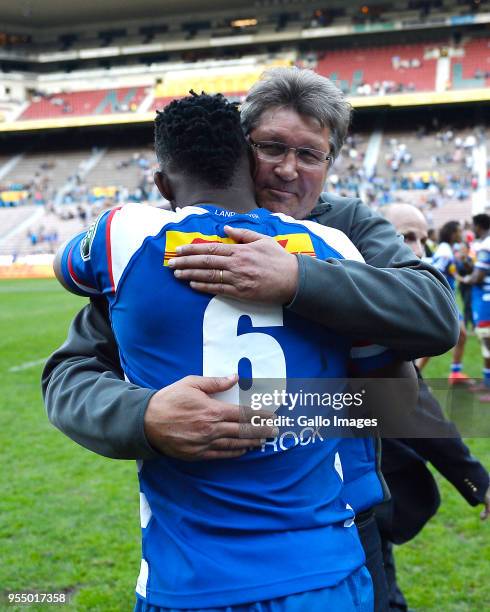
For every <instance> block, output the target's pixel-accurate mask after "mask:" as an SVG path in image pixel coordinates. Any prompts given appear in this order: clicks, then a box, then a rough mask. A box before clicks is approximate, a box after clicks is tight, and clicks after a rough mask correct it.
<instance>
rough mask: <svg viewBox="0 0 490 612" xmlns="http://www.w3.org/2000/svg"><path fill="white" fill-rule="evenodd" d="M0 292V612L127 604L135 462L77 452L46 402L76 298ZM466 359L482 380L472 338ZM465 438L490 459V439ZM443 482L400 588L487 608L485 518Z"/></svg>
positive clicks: (422, 598) (466, 608)
mask: <svg viewBox="0 0 490 612" xmlns="http://www.w3.org/2000/svg"><path fill="white" fill-rule="evenodd" d="M0 299H1V303H2V308H1V311H0V372H1V380H2V393H1V400H0V401H1V409H0V447H1V449H2V456H3V461H4V468H3V470H2V477H1V478H2V481H1V493H2V495H1V497H0V551H1V553H0V555H1V557H0V558H1V562H0V610H2V611H3V610H9V611H13V610H18V609H19V610H20V609H26V606H19V605H11V604H9V603H8V601H7V594H8V593H11V592H27V591H29V592H37V593H45V592H63V593H66V594H68V596H69V598H70V603H69V604H67V605H65V606H64V607H63V608H62V609H64V610H76V611H85V610H86V611H91V612H98V611H100V612H122V611H125V610H131V609H132V606H133V601H134V585H135V582H136V577H137V574H138V571H139V563H140V542H139V537H140V529H139V505H138V504H139V501H138V499H139V498H138V486H137V477H136V468H135V465H134V463H133V462H118V461H113V460H109V459H104V458H102V457H98V456H96V455H94V454H92V453H90V452H89V451H86V450H84V449H82V448H80V447H78V446H77V445H76V444H75V443H73V442H71V440H69V439H67V438H65V437H64V436H63V435H62V434H61V433H59V432H58V431H57V430H56V429H54V428H53V427H52V426H51V425H50V423H49V422H48V420H47V417H46V415H45V412H44V407H43V404H42V400H41V393H40V383H39V381H40V374H41V369H42V365H41V363H42V360H44V359H45V358H46V357H47V356H48V355H49V353H50V351H52V350H53V349H54V348H56V347H57V346H59V345H60V344H61V342H62V341H63V339H64V338H65V336H66V331H67V328H68V324H69V322H70V320H71V318H72V317H73V315H74V313H75V312H76V311H77V310H78V309H79V308H80V307H81V306H82V304H83V299H81V298H77V297H75V296H72V295H69V294H68V293H66V292H64V291H62V290H61V289H60V288H58V286H57V283H56V282H55V281H50V280H31V281H2V282H0ZM448 363H449V357H448V356H444V357H440V358H438V359H433V360H432V361H431V362H430V364H429V366H428V369H427V376H428V377H434V378H435V377H444V376H446V375H447V369H448ZM465 365H466V370H467V371H468V373H470V374H472V375H475V376H478V375H479V372H480V368H481V365H480V353H479V348H478V346H477V342H476V340H475V338H474V337H471V338H470V339H469V344H468V349H467V352H466V357H465ZM488 410H489V416H490V406H488ZM468 443H469V445H470V446H471V448H472V450H473V452H474V454H475V455H477V456H478V457H479V458H480V459H481V461H482V462H484V463H485V464H486V465H487V466H488V465H490V441H489V440H488V439H483V438H480V439H474V440H470V441H469V442H468ZM438 480H439V482H440V485H441V494H442V499H443V502H442V507H441V510H440V512H439V514H438V516H437V517H436V518H435V519H434V520H433V521H431V523H430V524H429V525H428V526H427V527H426V528H425V529H424V531H423V532H422V534H420V535H419V536H418V537H417V538H416V539H415V540H414V541H413V542H411V543H409V544H407V545H404V546H403V547H400V548H399V549H397V551H396V555H397V561H398V567H399V574H400V583H401V585H402V586H403V588H404V590H405V593H406V595H407V597H408V599H409V603H410V605H411V606H412V607H413V608H415V609H416V610H419V611H427V612H429V611H433V612H442V611H444V612H477V611H480V610H482V611H483V610H487V609H488V606H489V602H490V580H489V578H488V573H489V568H490V524H481V523H480V521H479V518H478V514H479V509H476V508H471V507H470V506H468V505H467V504H466V502H465V501H464V500H463V499H462V498H461V497H460V496H459V495H458V494H457V493H456V492H455V491H454V489H452V488H451V486H450V485H448V483H447V482H445V481H443V480H442V479H441V478H438ZM46 607H47V605H46V604H44V605H36V604H33V605H29V606H27V609H29V610H43V609H46ZM305 612H309V611H305ZM333 612H335V611H333Z"/></svg>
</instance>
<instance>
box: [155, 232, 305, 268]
mask: <svg viewBox="0 0 490 612" xmlns="http://www.w3.org/2000/svg"><path fill="white" fill-rule="evenodd" d="M273 238H274V240H276V241H277V242H278V243H279V244H280V245H281V246H282V247H283V248H284V249H286V251H287V252H288V253H292V254H293V255H300V254H301V255H310V256H311V257H315V250H314V249H313V243H312V242H311V236H310V235H309V234H307V233H301V234H281V235H278V236H273ZM206 242H212V243H215V242H221V243H223V244H236V243H235V241H234V240H232V239H231V238H229V237H228V236H225V237H223V236H217V235H206V234H201V232H179V231H174V230H170V231H168V232H166V244H165V254H164V256H163V265H164V266H167V265H168V261H169V259H172V258H173V257H176V256H177V247H179V246H183V245H185V244H202V243H206Z"/></svg>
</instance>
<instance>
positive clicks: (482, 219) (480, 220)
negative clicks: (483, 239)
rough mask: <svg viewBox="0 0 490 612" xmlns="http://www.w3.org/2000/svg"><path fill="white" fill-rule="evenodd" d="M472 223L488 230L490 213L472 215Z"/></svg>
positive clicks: (489, 227)
mask: <svg viewBox="0 0 490 612" xmlns="http://www.w3.org/2000/svg"><path fill="white" fill-rule="evenodd" d="M473 224H474V225H478V227H481V228H482V230H485V231H488V230H489V229H490V215H487V214H486V213H480V214H479V215H475V216H474V217H473Z"/></svg>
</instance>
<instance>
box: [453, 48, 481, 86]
mask: <svg viewBox="0 0 490 612" xmlns="http://www.w3.org/2000/svg"><path fill="white" fill-rule="evenodd" d="M463 52H464V55H463V56H461V57H455V58H453V61H452V87H453V88H454V89H463V88H466V87H488V86H490V40H489V39H488V38H475V39H473V40H468V41H466V42H465V44H464V46H463Z"/></svg>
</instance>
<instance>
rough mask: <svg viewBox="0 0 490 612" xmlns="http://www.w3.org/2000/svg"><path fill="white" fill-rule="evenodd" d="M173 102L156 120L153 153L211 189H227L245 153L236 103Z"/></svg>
mask: <svg viewBox="0 0 490 612" xmlns="http://www.w3.org/2000/svg"><path fill="white" fill-rule="evenodd" d="M189 93H190V96H187V97H185V98H182V99H180V100H173V101H172V102H170V104H168V105H167V106H166V107H165V108H164V109H163V111H157V117H156V119H155V151H156V155H157V158H158V161H159V163H160V166H161V167H162V169H165V166H167V165H168V166H169V169H174V170H178V171H181V172H183V173H184V174H186V175H188V176H189V177H192V178H195V179H197V180H201V181H202V182H203V183H205V184H207V185H209V186H210V187H213V188H218V189H224V188H226V187H229V186H230V185H231V183H232V180H233V175H234V173H235V171H236V169H237V167H238V162H239V161H240V159H241V158H242V156H243V155H244V154H245V152H246V150H247V146H248V145H247V141H246V140H245V135H244V133H243V129H242V127H241V125H240V112H239V110H238V106H237V104H236V103H233V102H228V100H226V98H225V97H224V96H223V95H221V94H216V95H208V94H205V93H204V92H202V93H201V94H199V95H198V94H196V93H195V92H194V91H192V90H191V91H190V92H189Z"/></svg>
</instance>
